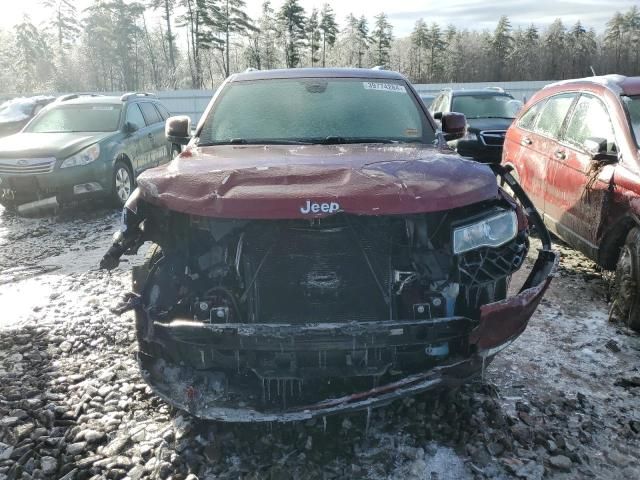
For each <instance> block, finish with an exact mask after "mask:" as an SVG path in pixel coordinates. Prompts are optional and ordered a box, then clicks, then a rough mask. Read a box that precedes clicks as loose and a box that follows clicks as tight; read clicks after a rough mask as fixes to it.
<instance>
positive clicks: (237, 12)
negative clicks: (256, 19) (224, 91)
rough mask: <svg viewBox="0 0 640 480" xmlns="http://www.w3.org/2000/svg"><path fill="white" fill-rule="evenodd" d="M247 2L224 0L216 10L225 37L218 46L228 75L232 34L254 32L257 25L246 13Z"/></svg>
mask: <svg viewBox="0 0 640 480" xmlns="http://www.w3.org/2000/svg"><path fill="white" fill-rule="evenodd" d="M245 8H246V3H245V1H244V0H222V2H221V4H220V5H219V7H218V9H217V12H216V15H215V16H216V18H215V20H216V26H217V27H218V28H220V30H221V32H222V34H223V39H222V41H219V42H218V46H219V48H220V49H221V51H222V53H223V63H222V66H223V69H224V76H225V77H228V76H229V74H230V72H231V68H230V60H229V51H230V49H231V41H230V38H231V35H232V34H240V35H245V36H246V35H247V33H248V32H253V31H255V30H256V27H255V26H254V25H253V22H252V21H251V19H250V18H249V15H247V14H246V12H245V11H244V9H245Z"/></svg>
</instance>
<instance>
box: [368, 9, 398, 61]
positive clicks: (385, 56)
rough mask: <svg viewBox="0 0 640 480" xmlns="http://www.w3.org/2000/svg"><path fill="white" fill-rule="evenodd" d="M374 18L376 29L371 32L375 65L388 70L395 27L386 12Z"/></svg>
mask: <svg viewBox="0 0 640 480" xmlns="http://www.w3.org/2000/svg"><path fill="white" fill-rule="evenodd" d="M374 18H375V28H374V29H373V32H371V40H372V41H373V44H374V45H375V56H374V63H375V64H376V65H380V66H382V67H385V68H388V67H389V63H390V62H389V52H390V50H391V40H393V27H392V26H391V24H390V23H389V20H388V18H387V15H386V14H385V13H384V12H382V13H379V14H378V15H376V16H375V17H374Z"/></svg>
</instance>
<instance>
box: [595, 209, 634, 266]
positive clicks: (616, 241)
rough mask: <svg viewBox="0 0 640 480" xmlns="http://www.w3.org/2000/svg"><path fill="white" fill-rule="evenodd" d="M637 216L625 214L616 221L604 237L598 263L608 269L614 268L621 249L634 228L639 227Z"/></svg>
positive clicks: (599, 250)
mask: <svg viewBox="0 0 640 480" xmlns="http://www.w3.org/2000/svg"><path fill="white" fill-rule="evenodd" d="M638 226H639V225H638V222H637V221H636V219H635V218H633V217H630V216H625V217H623V218H622V219H620V221H619V222H618V223H616V224H615V225H614V226H613V227H612V228H611V229H610V230H609V231H608V232H607V233H606V234H605V236H604V237H603V239H602V242H600V248H599V249H598V264H599V265H600V266H601V267H602V268H604V269H606V270H614V269H615V268H616V263H617V262H618V257H619V256H620V249H621V248H622V246H623V245H624V242H625V240H626V238H627V235H628V234H629V232H630V231H631V229H632V228H634V227H638Z"/></svg>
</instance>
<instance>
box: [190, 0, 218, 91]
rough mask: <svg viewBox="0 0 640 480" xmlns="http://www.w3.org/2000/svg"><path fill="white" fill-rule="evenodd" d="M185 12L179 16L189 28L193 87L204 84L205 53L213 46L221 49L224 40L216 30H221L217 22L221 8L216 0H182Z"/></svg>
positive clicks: (199, 86)
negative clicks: (203, 64) (203, 62)
mask: <svg viewBox="0 0 640 480" xmlns="http://www.w3.org/2000/svg"><path fill="white" fill-rule="evenodd" d="M182 6H183V8H184V14H183V15H182V16H181V17H180V18H179V22H180V25H181V26H183V27H186V29H187V39H188V41H187V53H188V57H189V71H190V72H191V87H192V88H202V86H203V67H202V60H203V53H204V52H207V51H209V50H211V49H213V48H218V49H221V48H222V45H223V43H224V42H223V41H222V40H220V39H219V38H218V37H217V35H216V32H220V31H221V26H220V25H219V24H218V23H217V21H216V20H217V19H218V18H219V14H220V12H219V8H218V3H217V1H216V0H182Z"/></svg>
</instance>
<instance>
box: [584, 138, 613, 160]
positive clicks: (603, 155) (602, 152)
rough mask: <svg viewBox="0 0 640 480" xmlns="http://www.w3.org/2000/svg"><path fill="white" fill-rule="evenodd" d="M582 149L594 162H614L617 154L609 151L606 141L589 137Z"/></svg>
mask: <svg viewBox="0 0 640 480" xmlns="http://www.w3.org/2000/svg"><path fill="white" fill-rule="evenodd" d="M584 149H585V150H586V151H587V153H588V154H589V155H591V158H592V159H593V160H596V161H616V160H618V154H617V153H616V152H613V151H611V150H609V148H608V144H607V139H606V138H598V137H591V138H587V139H586V140H585V141H584Z"/></svg>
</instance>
